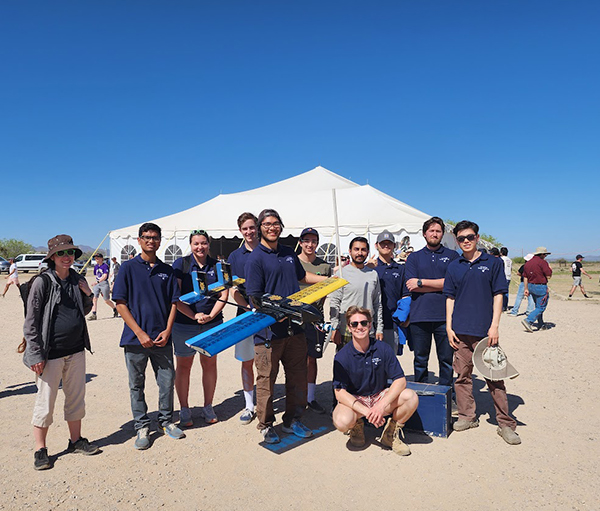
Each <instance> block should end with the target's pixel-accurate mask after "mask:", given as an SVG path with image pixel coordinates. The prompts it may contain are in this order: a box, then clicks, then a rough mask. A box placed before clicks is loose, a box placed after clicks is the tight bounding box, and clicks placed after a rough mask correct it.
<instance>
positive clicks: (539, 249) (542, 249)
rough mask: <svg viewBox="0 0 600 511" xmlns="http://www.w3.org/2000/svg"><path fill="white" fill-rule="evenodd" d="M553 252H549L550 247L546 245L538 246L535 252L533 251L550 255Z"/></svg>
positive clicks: (536, 253) (535, 253)
mask: <svg viewBox="0 0 600 511" xmlns="http://www.w3.org/2000/svg"><path fill="white" fill-rule="evenodd" d="M551 253H552V252H548V249H547V248H546V247H538V248H536V249H535V252H534V253H533V255H544V254H546V255H550V254H551Z"/></svg>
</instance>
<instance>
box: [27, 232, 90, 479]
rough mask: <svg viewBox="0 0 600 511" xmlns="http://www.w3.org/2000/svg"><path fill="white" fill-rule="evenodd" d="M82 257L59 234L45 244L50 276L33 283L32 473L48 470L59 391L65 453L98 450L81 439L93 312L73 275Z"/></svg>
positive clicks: (85, 288) (29, 341)
mask: <svg viewBox="0 0 600 511" xmlns="http://www.w3.org/2000/svg"><path fill="white" fill-rule="evenodd" d="M81 254H82V252H81V250H80V249H79V247H77V246H75V245H74V244H73V238H71V236H68V235H66V234H59V235H58V236H55V237H54V238H52V239H50V240H49V241H48V255H47V256H46V257H45V258H44V261H45V262H47V263H48V270H47V271H45V272H44V273H43V274H41V275H39V276H37V277H34V279H35V280H34V281H33V282H32V284H31V288H30V290H29V295H28V298H27V313H26V315H25V323H24V325H23V335H24V337H23V343H22V345H21V346H20V347H19V351H21V352H24V353H23V362H24V364H25V365H26V366H27V367H29V368H30V369H31V370H32V371H33V372H34V373H35V374H36V385H37V388H38V391H37V395H36V398H35V406H34V409H33V419H32V421H31V423H32V424H33V437H34V439H35V449H36V451H35V454H34V465H33V466H34V468H35V470H45V469H48V468H51V467H52V463H51V461H50V458H49V456H48V448H47V445H46V438H47V436H48V428H49V427H50V425H51V424H52V422H53V414H54V405H55V403H56V397H57V395H58V390H59V388H61V384H62V390H63V392H64V394H65V403H64V417H65V420H66V421H67V424H68V427H69V438H70V439H69V444H68V446H67V451H68V452H76V453H81V454H96V453H97V452H99V448H98V446H96V445H94V444H91V443H90V442H89V441H88V440H87V439H86V438H83V437H82V436H81V420H82V419H83V417H84V416H85V350H86V349H87V350H88V351H90V352H91V346H90V336H89V334H88V330H87V325H86V322H85V315H86V314H87V313H88V312H89V311H90V309H91V307H92V290H91V289H90V286H89V285H88V283H87V281H86V280H85V278H84V277H82V276H80V275H78V274H77V273H76V272H75V271H74V270H72V269H71V265H72V264H73V262H74V261H75V259H76V258H78V257H80V256H81Z"/></svg>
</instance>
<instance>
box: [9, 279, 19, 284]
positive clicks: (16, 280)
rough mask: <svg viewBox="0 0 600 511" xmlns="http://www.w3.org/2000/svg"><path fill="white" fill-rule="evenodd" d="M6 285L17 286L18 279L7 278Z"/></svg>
mask: <svg viewBox="0 0 600 511" xmlns="http://www.w3.org/2000/svg"><path fill="white" fill-rule="evenodd" d="M8 283H9V284H15V285H17V286H18V285H19V277H9V278H8Z"/></svg>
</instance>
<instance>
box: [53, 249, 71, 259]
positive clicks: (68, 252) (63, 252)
mask: <svg viewBox="0 0 600 511" xmlns="http://www.w3.org/2000/svg"><path fill="white" fill-rule="evenodd" d="M56 255H57V256H58V257H63V256H66V255H68V256H74V255H75V249H74V248H68V249H67V250H57V251H56Z"/></svg>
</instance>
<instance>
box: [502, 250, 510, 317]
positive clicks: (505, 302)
mask: <svg viewBox="0 0 600 511" xmlns="http://www.w3.org/2000/svg"><path fill="white" fill-rule="evenodd" d="M500 258H501V259H502V261H503V262H504V275H505V276H506V284H507V291H506V294H505V295H504V297H503V299H502V310H503V311H506V310H508V293H509V291H510V280H511V278H512V259H511V258H510V257H508V248H506V247H502V248H501V249H500Z"/></svg>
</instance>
